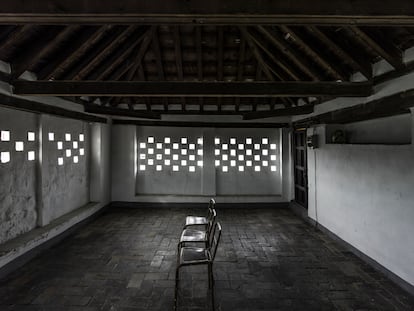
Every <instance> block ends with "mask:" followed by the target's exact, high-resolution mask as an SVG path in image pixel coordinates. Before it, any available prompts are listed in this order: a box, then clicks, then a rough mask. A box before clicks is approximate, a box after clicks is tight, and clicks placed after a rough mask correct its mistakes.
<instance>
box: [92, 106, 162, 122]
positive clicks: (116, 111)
mask: <svg viewBox="0 0 414 311" xmlns="http://www.w3.org/2000/svg"><path fill="white" fill-rule="evenodd" d="M85 112H89V113H95V114H104V115H115V116H125V117H135V118H145V119H154V120H159V119H161V115H160V114H159V113H156V112H152V111H138V110H130V109H120V108H114V107H103V106H99V105H94V104H85Z"/></svg>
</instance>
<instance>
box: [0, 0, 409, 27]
mask: <svg viewBox="0 0 414 311" xmlns="http://www.w3.org/2000/svg"><path fill="white" fill-rule="evenodd" d="M413 16H414V3H413V1H411V0H394V1H392V2H391V1H383V2H381V4H380V5H379V4H378V1H377V0H354V1H352V2H350V1H343V0H330V1H324V0H315V1H313V2H312V4H311V5H310V4H309V1H308V0H298V1H259V2H251V3H247V4H246V3H245V2H243V1H239V0H226V1H223V0H210V1H208V2H206V1H204V0H190V1H185V2H183V1H181V0H171V1H168V2H167V3H166V2H165V1H164V0H152V1H136V0H124V1H121V2H116V1H115V2H114V1H112V0H101V1H84V0H72V1H67V0H48V1H46V0H45V1H26V0H3V1H2V5H1V8H0V23H4V24H13V23H31V24H33V23H43V24H58V23H62V24H74V23H77V24H88V23H89V24H113V23H120V24H133V23H136V24H141V25H142V24H167V25H168V24H170V25H171V24H177V23H182V24H184V23H185V24H192V25H193V24H209V23H210V24H221V25H225V24H228V25H229V24H239V25H240V24H276V23H278V24H296V25H297V24H310V23H313V24H319V25H321V24H335V25H339V24H348V25H351V24H354V25H355V24H360V25H362V24H367V25H389V24H390V25H413V24H414V20H413V18H412V17H413Z"/></svg>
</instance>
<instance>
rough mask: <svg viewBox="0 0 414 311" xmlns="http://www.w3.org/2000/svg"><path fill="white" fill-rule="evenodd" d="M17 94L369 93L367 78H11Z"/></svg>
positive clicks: (203, 94)
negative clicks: (342, 79) (36, 79)
mask: <svg viewBox="0 0 414 311" xmlns="http://www.w3.org/2000/svg"><path fill="white" fill-rule="evenodd" d="M14 92H15V94H18V95H35V96H39V95H42V96H127V97H128V96H148V97H168V96H170V97H181V96H185V97H197V96H208V97H217V96H223V97H232V96H241V97H305V96H346V97H355V96H358V97H360V96H369V95H371V94H372V84H371V83H367V82H300V81H289V82H265V81H260V82H183V81H171V82H159V81H145V82H142V81H20V80H18V81H15V82H14Z"/></svg>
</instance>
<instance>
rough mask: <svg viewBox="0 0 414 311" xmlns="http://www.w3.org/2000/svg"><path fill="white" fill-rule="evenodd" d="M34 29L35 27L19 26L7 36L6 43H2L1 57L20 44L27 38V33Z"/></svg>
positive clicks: (0, 48)
mask: <svg viewBox="0 0 414 311" xmlns="http://www.w3.org/2000/svg"><path fill="white" fill-rule="evenodd" d="M32 29H33V25H24V26H19V27H17V28H16V29H14V30H13V31H12V33H11V34H10V35H9V36H7V38H6V39H5V41H4V42H2V43H1V47H0V56H1V57H3V54H4V53H5V52H7V51H8V50H10V49H11V48H12V47H13V46H14V45H16V44H18V43H19V42H20V41H21V40H22V39H24V38H25V37H26V36H27V33H28V32H29V31H31V30H32Z"/></svg>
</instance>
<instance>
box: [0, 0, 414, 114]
mask: <svg viewBox="0 0 414 311" xmlns="http://www.w3.org/2000/svg"><path fill="white" fill-rule="evenodd" d="M6 2H7V4H5V5H4V8H2V9H0V24H1V26H0V60H2V61H4V62H7V63H9V64H10V66H11V72H10V74H9V75H7V76H6V77H3V79H7V80H8V81H9V82H10V83H11V84H12V85H14V87H15V88H14V92H15V93H16V94H18V95H54V96H65V97H67V98H68V99H69V100H72V101H73V102H74V104H75V105H79V104H81V105H83V106H84V107H85V111H87V112H93V113H98V114H99V113H100V114H108V115H124V116H130V117H144V118H154V119H157V118H159V117H160V115H161V114H223V115H242V116H243V117H244V118H245V119H256V118H263V117H271V116H285V115H295V114H306V113H309V112H312V111H313V107H314V105H315V104H318V103H320V102H321V101H323V100H325V99H328V98H334V97H338V96H357V97H359V96H367V95H370V93H371V92H372V85H373V84H374V83H376V81H378V80H380V79H382V77H381V76H377V75H374V74H373V73H374V70H373V64H374V63H376V62H378V61H380V60H384V61H386V62H387V63H388V65H389V67H390V72H388V73H387V74H386V75H398V74H399V73H402V72H407V71H408V70H411V67H413V66H412V64H410V63H406V62H404V61H403V52H404V51H405V50H407V49H409V48H411V47H413V46H414V19H413V16H414V4H413V3H412V1H403V0H398V1H396V2H397V3H396V2H394V3H393V6H391V5H386V4H384V5H383V4H381V3H377V4H376V5H377V6H375V5H374V2H373V1H354V6H353V7H350V6H346V5H341V4H339V2H338V1H336V0H334V1H330V2H331V4H328V1H317V4H312V5H316V6H317V5H319V7H320V9H319V10H320V12H319V11H318V9H314V8H311V7H310V4H309V3H308V2H307V1H297V2H298V3H299V4H297V5H296V6H295V5H292V7H281V6H280V4H271V2H266V1H258V2H257V4H256V5H257V6H251V5H249V6H247V7H246V8H242V7H241V4H237V3H238V2H237V1H224V2H227V4H228V5H227V6H224V5H221V4H219V3H218V2H217V1H212V2H211V3H210V4H204V5H207V6H208V7H206V8H205V7H203V6H201V7H199V6H197V5H200V3H201V1H188V2H186V3H187V4H186V5H184V7H180V4H179V3H180V1H169V2H168V4H169V5H166V4H165V5H164V2H163V1H159V0H154V1H153V4H151V5H150V4H147V5H145V6H144V5H142V4H140V3H136V1H135V2H134V1H121V3H123V5H124V6H122V7H121V8H120V7H116V6H115V5H114V2H113V1H103V2H99V3H100V5H98V4H95V5H94V4H93V3H94V2H93V1H73V3H72V2H67V3H65V1H41V2H40V4H38V5H34V4H29V5H28V4H25V5H23V4H22V3H23V1H6ZM342 2H345V1H342ZM357 2H359V3H361V5H360V6H357V4H358V3H357ZM367 2H369V3H371V5H372V6H371V7H368V4H369V3H368V4H367ZM19 3H20V6H19V5H18V4H19ZM51 3H53V5H52V4H51ZM111 3H112V4H111ZM335 3H336V5H337V7H334V6H333V5H334V4H335ZM214 5H215V6H214ZM152 6H153V7H152ZM278 6H279V7H278ZM378 6H379V7H378ZM381 6H383V8H381ZM127 10H129V11H127ZM139 10H141V11H139ZM243 10H244V11H243ZM315 10H316V12H315ZM341 10H342V11H341ZM125 12H129V14H125ZM137 12H143V13H137ZM275 12H278V13H279V14H276V13H275ZM338 12H339V13H338ZM109 13H110V14H109ZM25 71H29V72H32V73H34V74H35V76H36V80H34V81H27V80H25V79H23V78H24V76H22V74H23V73H24V72H25Z"/></svg>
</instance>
